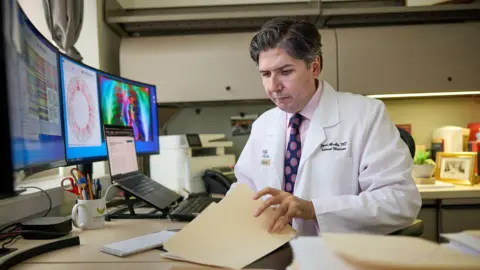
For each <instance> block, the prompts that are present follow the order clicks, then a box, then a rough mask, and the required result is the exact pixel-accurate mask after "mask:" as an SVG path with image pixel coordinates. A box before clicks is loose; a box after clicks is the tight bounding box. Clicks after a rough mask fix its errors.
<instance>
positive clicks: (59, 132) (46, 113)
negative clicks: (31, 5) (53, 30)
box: [0, 1, 66, 197]
mask: <svg viewBox="0 0 480 270" xmlns="http://www.w3.org/2000/svg"><path fill="white" fill-rule="evenodd" d="M0 6H1V7H2V19H1V28H2V30H3V31H2V32H3V38H2V39H1V41H2V44H1V49H0V50H1V53H2V57H1V64H2V69H1V71H0V72H1V74H2V78H1V79H0V83H2V89H6V90H5V98H4V99H1V100H2V102H3V104H0V107H1V110H2V113H1V115H2V117H3V118H2V120H4V121H2V123H3V124H4V125H3V126H2V129H3V131H4V133H3V134H5V135H6V136H7V137H8V139H6V140H4V142H8V141H9V142H10V143H9V144H7V145H3V150H4V151H2V153H3V155H8V157H7V156H6V157H5V158H8V159H7V160H10V162H8V163H7V164H4V165H3V166H2V172H3V173H4V174H5V176H7V177H4V178H3V179H1V180H0V197H5V196H7V197H8V196H9V195H10V196H12V195H15V194H16V192H15V190H14V182H15V179H14V176H13V173H14V172H15V171H20V170H25V169H36V170H42V169H48V168H52V167H59V166H64V165H65V164H66V162H65V143H64V134H63V128H62V118H61V113H62V101H61V93H60V90H59V79H58V50H57V48H56V47H55V46H54V45H53V44H51V43H50V42H49V41H48V40H47V39H46V38H45V37H44V36H42V34H41V33H40V32H39V31H38V30H37V29H36V28H35V27H34V25H33V24H32V22H31V21H30V20H29V19H28V17H27V16H26V15H25V13H24V12H23V10H22V9H21V8H20V6H19V5H18V3H17V1H2V3H1V5H0ZM4 118H5V119H4ZM8 176H11V177H8Z"/></svg>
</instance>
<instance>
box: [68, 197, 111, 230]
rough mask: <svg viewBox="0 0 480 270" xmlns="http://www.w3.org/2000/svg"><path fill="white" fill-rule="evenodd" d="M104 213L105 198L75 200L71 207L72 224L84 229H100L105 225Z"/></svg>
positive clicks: (105, 211)
mask: <svg viewBox="0 0 480 270" xmlns="http://www.w3.org/2000/svg"><path fill="white" fill-rule="evenodd" d="M106 213H107V206H106V204H105V198H100V199H96V200H77V203H76V204H75V205H74V206H73V208H72V222H73V226H75V227H77V228H81V229H86V230H93V229H101V228H103V227H104V226H105V214H106Z"/></svg>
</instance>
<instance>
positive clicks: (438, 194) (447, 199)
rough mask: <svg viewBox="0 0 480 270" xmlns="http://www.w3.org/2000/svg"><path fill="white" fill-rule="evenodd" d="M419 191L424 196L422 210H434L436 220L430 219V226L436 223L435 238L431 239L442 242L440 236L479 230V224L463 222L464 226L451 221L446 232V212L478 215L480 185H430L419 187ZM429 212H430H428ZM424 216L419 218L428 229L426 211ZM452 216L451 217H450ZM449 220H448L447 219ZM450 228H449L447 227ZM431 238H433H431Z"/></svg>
mask: <svg viewBox="0 0 480 270" xmlns="http://www.w3.org/2000/svg"><path fill="white" fill-rule="evenodd" d="M418 190H419V191H420V194H421V196H422V200H423V206H422V209H429V208H430V209H434V211H435V218H434V220H433V219H432V218H431V216H430V218H429V220H430V224H432V223H435V225H434V226H435V227H434V228H431V229H432V230H433V229H435V230H436V233H435V236H434V237H435V238H436V239H429V240H433V241H437V242H441V238H440V234H442V233H446V232H454V231H460V230H464V229H478V228H477V226H478V222H470V224H468V223H467V222H461V223H462V226H461V227H459V226H460V225H459V224H458V223H459V222H458V220H455V221H453V220H447V221H450V227H451V228H450V229H449V230H448V229H447V231H444V227H445V226H444V225H443V222H444V221H445V220H444V210H447V209H448V211H450V213H452V211H454V212H455V213H457V214H458V213H462V212H463V215H464V216H465V215H467V214H466V211H469V213H470V212H471V215H472V216H475V215H477V216H478V211H479V210H480V185H478V184H477V185H474V186H453V187H438V188H437V187H429V186H428V185H419V186H418ZM426 211H428V210H426ZM421 213H423V214H424V216H419V218H420V219H422V220H423V221H424V224H425V227H426V228H428V225H427V223H428V221H427V220H426V217H427V214H426V212H425V211H423V212H421ZM450 216H451V215H450ZM447 219H448V218H447ZM446 227H448V226H446ZM427 230H428V229H427ZM429 238H431V237H429Z"/></svg>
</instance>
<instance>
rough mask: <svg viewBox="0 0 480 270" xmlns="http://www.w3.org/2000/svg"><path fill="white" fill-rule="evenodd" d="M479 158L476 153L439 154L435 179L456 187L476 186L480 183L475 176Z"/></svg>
mask: <svg viewBox="0 0 480 270" xmlns="http://www.w3.org/2000/svg"><path fill="white" fill-rule="evenodd" d="M477 158H478V157H477V153H476V152H456V153H446V152H438V153H437V156H436V164H437V166H436V169H435V179H436V180H438V181H442V182H448V183H452V184H456V185H468V186H471V185H475V184H477V181H478V180H477V176H476V175H475V167H476V164H477Z"/></svg>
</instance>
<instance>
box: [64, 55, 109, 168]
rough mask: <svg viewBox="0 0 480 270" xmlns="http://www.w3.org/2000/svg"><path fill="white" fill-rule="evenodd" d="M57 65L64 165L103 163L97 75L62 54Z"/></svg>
mask: <svg viewBox="0 0 480 270" xmlns="http://www.w3.org/2000/svg"><path fill="white" fill-rule="evenodd" d="M59 62H60V81H61V86H62V87H61V89H62V97H63V105H64V106H63V121H64V125H63V126H64V133H65V151H66V160H67V163H68V164H69V165H74V164H83V163H90V162H95V161H103V160H106V159H107V148H106V144H105V138H104V136H103V124H102V121H101V112H100V102H99V95H98V78H97V73H98V72H99V71H98V70H97V69H95V68H93V67H90V66H88V65H85V64H83V63H81V62H78V61H76V60H74V59H72V58H70V57H68V56H67V55H64V54H60V60H59Z"/></svg>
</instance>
